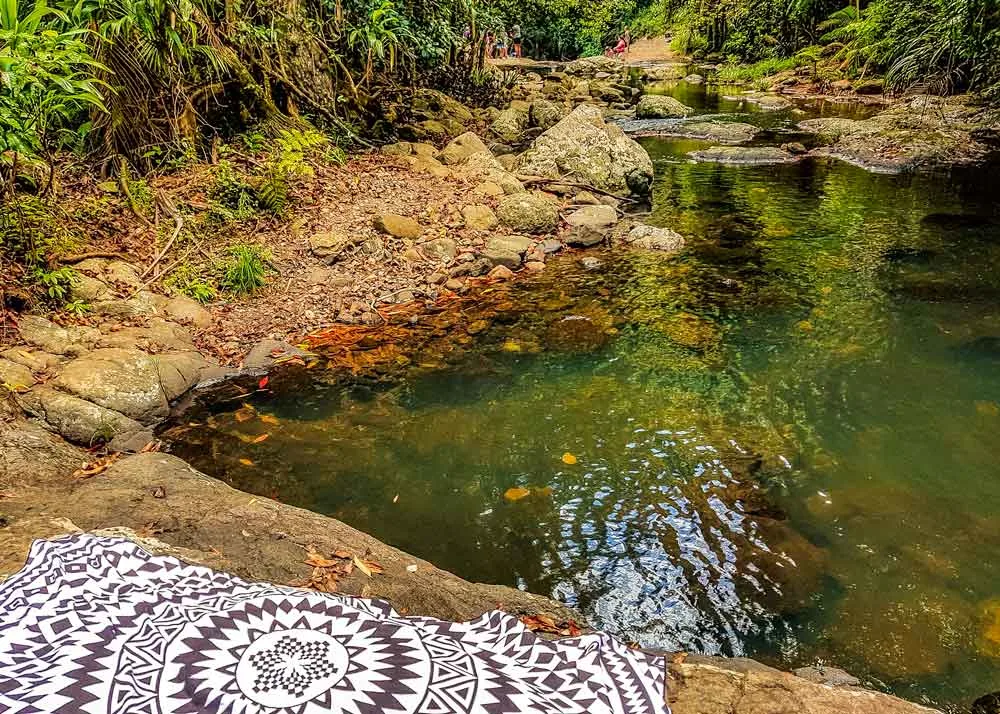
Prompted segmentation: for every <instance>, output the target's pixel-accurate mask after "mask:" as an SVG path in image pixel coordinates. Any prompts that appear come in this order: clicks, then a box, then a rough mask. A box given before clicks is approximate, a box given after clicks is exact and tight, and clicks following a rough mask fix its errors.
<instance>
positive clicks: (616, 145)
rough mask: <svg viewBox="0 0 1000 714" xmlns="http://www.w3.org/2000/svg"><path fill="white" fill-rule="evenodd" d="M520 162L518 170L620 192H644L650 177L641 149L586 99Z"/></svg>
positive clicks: (650, 164) (650, 168)
mask: <svg viewBox="0 0 1000 714" xmlns="http://www.w3.org/2000/svg"><path fill="white" fill-rule="evenodd" d="M520 162H521V168H520V173H522V174H528V175H535V176H544V177H547V178H561V179H566V180H570V181H574V180H575V181H578V182H582V183H586V184H589V185H591V186H594V187H595V188H598V189H601V190H603V191H608V192H611V193H616V194H621V195H626V194H629V193H636V194H640V195H642V194H646V193H649V190H650V188H651V186H652V181H653V162H652V160H651V159H650V158H649V154H647V153H646V150H645V149H643V148H642V147H641V146H639V144H638V143H636V142H635V141H633V140H632V139H630V138H629V137H627V136H626V135H625V133H624V132H623V131H622V130H621V128H619V127H618V126H615V125H611V124H605V122H604V117H603V115H602V113H601V110H600V109H598V108H597V107H595V106H591V105H586V104H584V105H581V106H579V107H577V108H576V109H574V110H573V111H572V112H571V113H570V114H569V115H568V116H567V117H565V118H564V119H562V120H561V121H560V122H559V123H558V124H556V125H555V126H554V127H552V128H551V129H549V130H548V131H546V132H545V133H543V134H542V135H541V136H539V137H538V138H537V139H535V142H534V143H533V144H532V146H531V148H529V149H528V150H527V151H526V152H525V153H524V154H523V155H522V156H521V159H520Z"/></svg>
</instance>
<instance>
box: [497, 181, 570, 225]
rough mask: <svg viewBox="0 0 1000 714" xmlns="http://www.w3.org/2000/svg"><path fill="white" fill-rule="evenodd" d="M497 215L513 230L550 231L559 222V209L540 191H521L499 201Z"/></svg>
mask: <svg viewBox="0 0 1000 714" xmlns="http://www.w3.org/2000/svg"><path fill="white" fill-rule="evenodd" d="M497 217H498V218H499V219H500V222H501V223H502V224H503V225H505V226H507V227H508V228H512V229H514V230H515V231H522V232H524V233H551V232H552V231H554V230H555V229H556V225H558V223H559V210H558V208H557V207H556V205H555V203H553V202H552V201H551V200H549V199H548V198H547V197H546V196H544V195H542V194H541V193H534V192H531V191H523V192H521V193H514V194H511V195H509V196H506V197H505V198H504V199H503V200H502V201H500V205H499V206H498V207H497Z"/></svg>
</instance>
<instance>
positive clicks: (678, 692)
mask: <svg viewBox="0 0 1000 714" xmlns="http://www.w3.org/2000/svg"><path fill="white" fill-rule="evenodd" d="M667 675H668V677H667V699H668V703H669V704H670V707H671V709H672V711H673V714H940V713H939V712H936V710H934V709H927V708H926V707H922V706H918V705H916V704H912V703H910V702H906V701H903V700H902V699H896V698H895V697H890V696H888V695H886V694H881V693H878V692H872V691H869V690H867V689H858V688H855V687H835V686H830V685H826V684H816V683H814V682H810V681H808V680H806V679H803V678H802V677H796V676H795V675H793V674H788V673H787V672H781V671H778V670H776V669H772V668H771V667H766V666H765V665H762V664H759V663H758V662H754V661H753V660H749V659H722V658H710V657H699V656H694V655H692V656H688V657H687V658H685V659H683V660H682V661H680V662H676V661H675V662H674V663H671V664H668V665H667Z"/></svg>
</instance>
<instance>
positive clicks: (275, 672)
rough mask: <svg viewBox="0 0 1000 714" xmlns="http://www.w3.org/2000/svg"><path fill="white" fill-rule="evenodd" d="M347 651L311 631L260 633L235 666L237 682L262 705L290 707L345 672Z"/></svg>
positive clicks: (325, 687) (339, 678)
mask: <svg viewBox="0 0 1000 714" xmlns="http://www.w3.org/2000/svg"><path fill="white" fill-rule="evenodd" d="M349 659H350V658H349V657H348V655H347V650H346V649H345V648H344V646H343V645H342V644H340V643H339V642H337V640H335V639H334V638H333V637H331V636H330V635H327V634H324V633H322V632H316V631H314V630H304V629H297V630H284V631H282V630H278V631H277V632H268V633H267V634H266V635H261V636H260V637H258V638H257V639H256V640H254V642H253V644H252V645H250V646H249V647H247V648H246V650H245V651H244V652H243V656H242V657H241V658H240V662H239V664H238V665H236V684H237V686H239V688H240V691H242V692H243V694H245V695H246V696H247V697H248V698H250V699H252V700H253V701H255V702H257V703H258V704H261V705H263V706H265V707H272V708H275V709H278V708H281V707H292V706H297V705H299V704H302V703H304V702H308V701H309V700H310V699H315V698H316V697H318V696H319V695H320V694H322V693H323V692H325V691H327V690H328V689H330V688H331V687H333V686H335V685H336V684H337V682H339V681H340V680H341V679H342V678H343V677H344V674H345V673H346V672H347V666H348V663H349Z"/></svg>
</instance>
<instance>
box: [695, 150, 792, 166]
mask: <svg viewBox="0 0 1000 714" xmlns="http://www.w3.org/2000/svg"><path fill="white" fill-rule="evenodd" d="M688 156H690V157H691V158H692V159H694V160H695V161H703V162H710V163H716V164H742V165H748V166H761V165H765V164H793V163H795V162H796V161H798V160H799V159H800V158H801V157H798V156H794V155H792V154H790V153H789V152H787V151H785V150H784V149H779V148H778V147H776V146H713V147H712V148H710V149H701V150H699V151H692V152H691V153H690V154H688Z"/></svg>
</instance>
